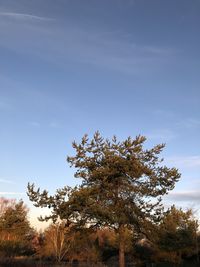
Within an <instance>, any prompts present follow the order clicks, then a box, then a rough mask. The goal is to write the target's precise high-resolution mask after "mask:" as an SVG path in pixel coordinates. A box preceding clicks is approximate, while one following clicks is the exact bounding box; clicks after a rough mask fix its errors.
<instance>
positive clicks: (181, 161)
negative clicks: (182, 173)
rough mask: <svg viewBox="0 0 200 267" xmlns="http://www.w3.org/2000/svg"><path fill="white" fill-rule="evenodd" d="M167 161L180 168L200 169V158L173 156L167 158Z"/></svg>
mask: <svg viewBox="0 0 200 267" xmlns="http://www.w3.org/2000/svg"><path fill="white" fill-rule="evenodd" d="M166 161H167V162H169V163H173V164H176V166H178V167H189V168H194V167H200V156H199V155H197V156H173V157H167V158H166Z"/></svg>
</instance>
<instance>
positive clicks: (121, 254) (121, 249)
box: [119, 240, 125, 267]
mask: <svg viewBox="0 0 200 267" xmlns="http://www.w3.org/2000/svg"><path fill="white" fill-rule="evenodd" d="M119 267H125V253H124V240H121V241H120V244H119Z"/></svg>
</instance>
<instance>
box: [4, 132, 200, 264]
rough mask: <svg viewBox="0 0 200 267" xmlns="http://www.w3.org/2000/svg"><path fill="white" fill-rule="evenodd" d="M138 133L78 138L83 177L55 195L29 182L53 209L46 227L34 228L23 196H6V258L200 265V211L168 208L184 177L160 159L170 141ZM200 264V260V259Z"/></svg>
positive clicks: (40, 203)
mask: <svg viewBox="0 0 200 267" xmlns="http://www.w3.org/2000/svg"><path fill="white" fill-rule="evenodd" d="M145 140H146V138H145V137H142V136H138V137H136V138H135V139H132V138H130V137H129V138H127V139H126V140H124V141H122V142H120V141H118V140H117V139H116V137H113V139H112V140H107V139H104V138H102V137H101V135H100V134H99V133H98V132H97V133H95V135H94V137H93V138H92V139H91V140H89V138H88V137H87V136H84V137H83V138H82V140H81V142H80V143H79V144H78V143H76V142H74V143H73V148H74V150H75V155H74V156H70V157H68V159H67V160H68V162H69V163H70V164H71V166H73V167H75V168H76V173H75V177H78V178H81V179H82V183H81V184H80V185H79V186H76V187H74V188H71V187H64V188H62V189H58V190H57V193H56V194H55V195H49V194H48V192H47V191H46V190H44V191H41V190H40V189H35V186H34V185H33V184H29V185H28V196H29V198H30V200H31V201H32V202H33V203H34V205H35V206H37V207H48V208H50V209H51V211H52V213H51V214H50V215H49V216H48V217H41V218H40V220H51V224H50V225H49V226H48V228H46V229H45V230H44V231H43V232H38V231H36V230H35V229H33V228H32V227H31V226H30V222H29V220H28V209H27V207H26V205H25V204H24V203H23V201H15V200H8V199H5V198H1V199H0V258H1V261H4V260H5V259H13V260H18V261H19V257H21V258H20V259H21V260H30V259H31V260H32V261H33V262H34V261H35V262H36V261H40V262H49V265H50V263H51V262H52V263H53V262H57V263H59V264H62V263H65V264H66V263H68V264H75V263H81V264H85V266H120V267H124V266H127V265H126V264H129V265H128V266H162V265H159V264H167V266H173V265H174V264H175V265H180V264H182V263H183V262H187V261H188V262H190V264H191V266H198V264H199V253H200V234H199V232H198V220H197V219H196V218H195V216H194V214H193V211H192V210H187V211H184V210H182V209H180V208H176V207H175V206H172V207H171V208H169V209H168V210H165V209H164V207H163V204H162V196H163V195H165V194H167V193H168V192H169V191H170V190H172V189H173V188H174V186H175V183H176V182H177V181H178V180H179V179H180V174H179V172H178V170H177V169H176V168H168V167H166V166H165V165H163V164H162V163H163V161H162V159H160V153H161V152H162V150H163V148H164V145H162V144H161V145H157V146H155V147H153V148H151V149H147V148H144V142H145ZM170 264H171V265H170ZM195 264H196V265H195Z"/></svg>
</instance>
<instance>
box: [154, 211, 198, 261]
mask: <svg viewBox="0 0 200 267" xmlns="http://www.w3.org/2000/svg"><path fill="white" fill-rule="evenodd" d="M197 230H198V222H197V220H196V219H195V218H194V216H193V212H192V210H191V209H189V210H187V211H183V210H182V209H177V208H176V207H175V206H172V207H171V208H170V209H169V210H168V212H167V213H166V214H165V215H164V217H163V219H162V221H161V223H160V226H159V228H158V231H157V233H158V235H159V239H158V248H159V252H158V256H159V257H160V258H161V259H162V258H164V259H165V260H168V261H171V262H174V263H180V262H181V260H182V258H183V256H185V257H190V256H193V255H195V254H197V255H198V249H197V248H198V246H197Z"/></svg>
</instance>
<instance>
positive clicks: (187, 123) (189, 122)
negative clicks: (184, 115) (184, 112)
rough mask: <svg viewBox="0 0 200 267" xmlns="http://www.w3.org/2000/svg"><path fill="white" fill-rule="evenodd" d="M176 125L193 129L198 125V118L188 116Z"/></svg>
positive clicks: (199, 121)
mask: <svg viewBox="0 0 200 267" xmlns="http://www.w3.org/2000/svg"><path fill="white" fill-rule="evenodd" d="M177 126H179V127H181V128H187V129H194V128H197V127H200V119H197V118H188V119H184V120H182V121H180V122H178V123H177Z"/></svg>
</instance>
